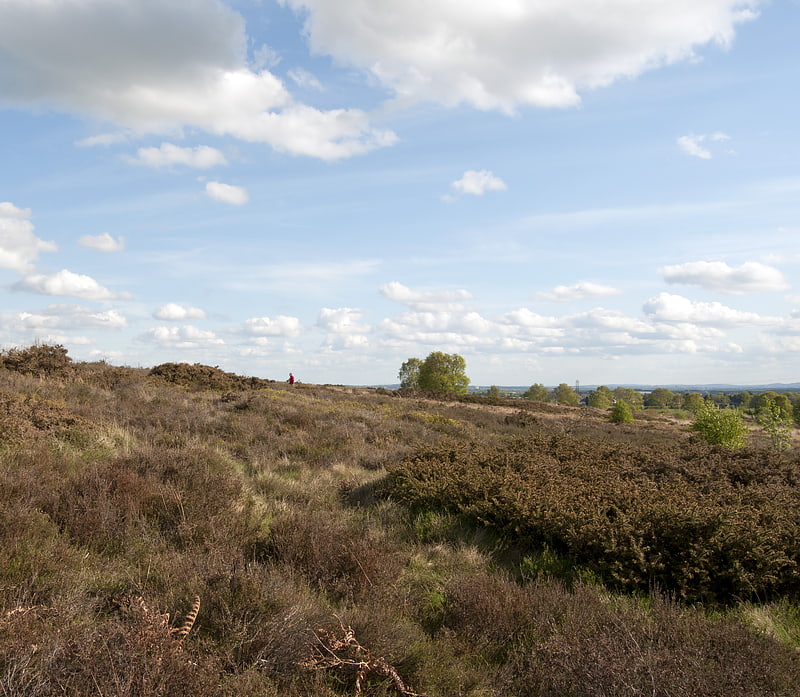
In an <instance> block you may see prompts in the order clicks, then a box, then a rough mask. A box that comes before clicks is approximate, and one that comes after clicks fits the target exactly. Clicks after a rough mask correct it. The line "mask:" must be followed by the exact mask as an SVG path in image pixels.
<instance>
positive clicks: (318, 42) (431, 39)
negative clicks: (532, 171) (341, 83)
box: [281, 0, 760, 112]
mask: <svg viewBox="0 0 800 697" xmlns="http://www.w3.org/2000/svg"><path fill="white" fill-rule="evenodd" d="M281 2H283V3H284V4H286V5H289V6H291V7H293V8H294V9H295V10H297V11H298V12H300V13H303V14H304V16H305V22H306V26H305V29H306V33H307V35H308V38H309V41H310V44H311V47H312V49H313V50H314V51H316V52H318V53H325V54H329V55H331V56H333V57H334V58H335V59H336V60H338V61H339V62H341V63H343V64H349V65H352V66H355V67H357V68H360V69H362V70H365V71H368V72H369V73H370V74H371V75H372V76H373V77H374V78H376V79H377V80H379V81H380V82H381V83H382V84H383V85H385V86H386V87H388V88H389V89H391V90H393V91H394V93H395V94H396V95H397V98H398V99H400V100H407V101H419V100H430V101H434V102H440V103H444V104H446V105H455V104H460V103H466V104H470V105H472V106H474V107H477V108H479V109H500V110H503V111H506V112H513V111H514V110H515V109H516V108H517V107H518V106H520V105H535V106H540V107H565V106H574V105H576V104H578V103H579V102H580V96H579V92H580V91H581V90H586V89H592V88H596V87H601V86H604V85H609V84H611V83H613V82H614V81H616V80H619V79H623V78H630V77H634V76H636V75H639V74H641V73H643V72H645V71H646V70H651V69H653V68H657V67H659V66H662V65H668V64H671V63H676V62H678V61H684V60H690V59H694V58H696V52H697V49H698V48H700V47H703V46H705V45H707V44H717V45H722V46H725V45H728V44H730V43H731V41H732V40H733V38H734V35H735V29H736V26H737V25H738V24H740V23H741V22H744V21H747V20H750V19H752V18H753V17H755V16H756V12H755V10H756V8H757V7H758V6H759V4H760V3H759V2H758V0H704V1H703V2H695V1H694V0H677V3H676V2H675V1H673V2H662V1H658V2H648V3H641V2H634V1H632V0H609V1H608V2H603V3H594V2H563V1H562V0H540V1H539V2H535V3H534V2H521V1H520V0H497V1H496V2H491V3H487V2H485V1H484V0H461V1H460V2H457V3H455V2H451V1H449V0H411V1H409V2H405V3H397V2H394V0H342V1H341V2H335V3H332V2H330V0H281Z"/></svg>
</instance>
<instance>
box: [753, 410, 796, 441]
mask: <svg viewBox="0 0 800 697" xmlns="http://www.w3.org/2000/svg"><path fill="white" fill-rule="evenodd" d="M756 420H757V421H758V425H759V426H761V428H763V429H764V430H765V431H766V432H767V434H768V435H769V440H770V443H771V444H772V447H773V448H774V449H775V450H788V449H789V448H791V447H792V421H791V416H790V413H789V412H788V411H787V410H785V409H784V408H783V407H781V405H780V404H778V403H777V402H776V401H775V400H773V399H770V398H766V399H764V400H762V401H761V402H760V405H759V408H758V413H757V414H756Z"/></svg>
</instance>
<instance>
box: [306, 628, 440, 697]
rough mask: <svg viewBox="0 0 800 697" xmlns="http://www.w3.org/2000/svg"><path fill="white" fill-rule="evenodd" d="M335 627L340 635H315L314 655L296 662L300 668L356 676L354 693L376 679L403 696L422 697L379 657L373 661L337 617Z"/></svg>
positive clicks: (322, 631) (321, 633) (328, 633)
mask: <svg viewBox="0 0 800 697" xmlns="http://www.w3.org/2000/svg"><path fill="white" fill-rule="evenodd" d="M337 619H338V620H339V628H340V629H341V636H338V635H336V634H333V633H332V632H329V631H327V630H325V629H318V630H317V632H316V638H317V642H318V643H319V646H317V647H316V651H315V655H313V656H312V657H310V658H307V659H306V660H305V661H302V662H301V663H300V665H301V666H303V667H304V668H311V669H314V670H329V669H343V670H348V671H354V672H355V673H356V684H355V694H356V695H360V694H361V693H362V692H363V690H364V686H365V685H366V682H367V679H368V678H369V677H370V676H377V677H380V678H386V679H389V680H391V682H392V685H393V686H394V688H395V690H397V692H399V693H400V694H401V695H406V697H426V695H424V694H422V693H419V692H414V691H413V690H412V689H411V688H410V687H408V686H407V685H406V684H405V683H404V682H403V680H402V678H401V677H400V675H399V674H398V673H397V670H396V669H395V668H394V666H392V665H391V664H390V663H389V662H388V661H387V660H386V659H385V658H384V657H383V656H380V657H378V658H373V657H372V654H371V652H370V650H369V649H367V648H365V647H364V646H362V645H361V644H360V643H359V641H358V639H356V635H355V632H354V631H353V628H352V627H350V626H345V625H344V623H343V622H342V620H341V619H340V618H338V617H337Z"/></svg>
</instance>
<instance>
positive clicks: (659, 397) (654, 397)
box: [644, 387, 675, 409]
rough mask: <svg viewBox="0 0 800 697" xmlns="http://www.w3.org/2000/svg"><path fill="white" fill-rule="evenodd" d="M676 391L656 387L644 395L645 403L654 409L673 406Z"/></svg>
mask: <svg viewBox="0 0 800 697" xmlns="http://www.w3.org/2000/svg"><path fill="white" fill-rule="evenodd" d="M674 398H675V393H674V392H673V391H672V390H668V389H667V388H666V387H656V389H654V390H653V391H652V392H650V393H648V394H647V395H645V397H644V405H645V406H646V407H651V408H653V409H666V408H668V407H671V406H672V403H673V400H674Z"/></svg>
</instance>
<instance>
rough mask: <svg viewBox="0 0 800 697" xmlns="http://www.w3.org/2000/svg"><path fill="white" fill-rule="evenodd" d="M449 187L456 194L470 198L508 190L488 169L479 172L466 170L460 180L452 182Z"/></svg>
mask: <svg viewBox="0 0 800 697" xmlns="http://www.w3.org/2000/svg"><path fill="white" fill-rule="evenodd" d="M450 186H451V188H452V189H453V191H455V192H456V193H459V194H469V195H471V196H483V195H484V194H485V193H486V192H487V191H505V190H506V189H507V188H508V187H507V186H506V183H505V182H504V181H503V180H502V179H500V178H499V177H496V176H495V175H494V174H492V173H491V172H490V171H489V170H488V169H482V170H480V171H476V170H474V169H468V170H467V171H466V172H464V174H463V175H462V176H461V179H458V180H456V181H454V182H453V183H452V184H451V185H450Z"/></svg>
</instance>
